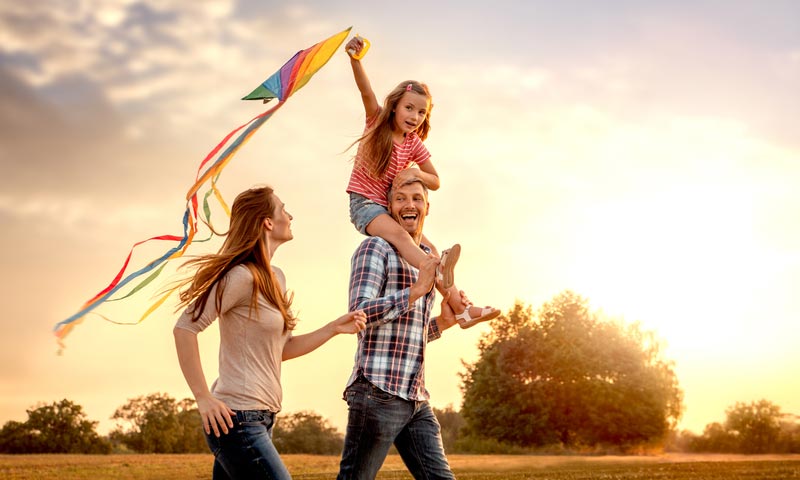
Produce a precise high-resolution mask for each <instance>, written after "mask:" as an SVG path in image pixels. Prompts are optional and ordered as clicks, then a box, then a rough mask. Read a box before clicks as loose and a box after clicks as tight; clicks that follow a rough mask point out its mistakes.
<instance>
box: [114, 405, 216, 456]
mask: <svg viewBox="0 0 800 480" xmlns="http://www.w3.org/2000/svg"><path fill="white" fill-rule="evenodd" d="M111 418H112V419H113V420H117V422H118V424H117V427H116V428H115V430H114V431H112V432H111V438H112V440H114V441H116V442H120V443H123V444H125V445H126V446H127V447H128V448H130V449H132V450H134V451H136V452H139V453H198V452H205V451H207V450H208V447H207V446H206V443H205V438H204V436H203V434H202V431H201V428H202V425H201V420H200V415H199V413H198V412H197V408H196V407H195V404H194V400H192V399H188V398H187V399H184V400H181V401H180V402H176V401H175V399H174V398H172V397H170V396H169V395H167V394H166V393H152V394H150V395H147V396H143V397H136V398H132V399H129V400H128V403H126V404H125V405H123V406H122V407H119V408H118V409H117V410H116V411H115V412H114V415H112V416H111ZM120 422H123V423H124V426H123V425H120V424H119V423H120Z"/></svg>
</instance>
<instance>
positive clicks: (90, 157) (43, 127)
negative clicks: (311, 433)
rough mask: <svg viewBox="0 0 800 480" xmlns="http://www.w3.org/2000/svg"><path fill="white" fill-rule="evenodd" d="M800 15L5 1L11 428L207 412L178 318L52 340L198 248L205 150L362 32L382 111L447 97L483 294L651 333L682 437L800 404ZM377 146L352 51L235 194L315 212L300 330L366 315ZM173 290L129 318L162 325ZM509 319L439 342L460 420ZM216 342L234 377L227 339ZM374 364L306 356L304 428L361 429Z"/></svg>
mask: <svg viewBox="0 0 800 480" xmlns="http://www.w3.org/2000/svg"><path fill="white" fill-rule="evenodd" d="M798 18H800V4H798V3H797V2H795V1H794V0H785V1H781V0H774V1H772V0H771V1H767V2H756V1H742V0H738V1H721V0H720V1H678V0H673V1H670V2H656V1H623V0H614V1H610V2H592V1H588V0H587V1H576V0H567V1H563V2H557V4H556V3H554V2H548V1H538V0H537V1H524V2H522V1H520V2H510V1H506V0H497V1H494V2H476V1H458V2H455V1H447V2H416V1H410V2H402V3H398V4H390V3H387V2H363V1H340V0H334V1H327V0H325V1H322V0H319V1H317V0H313V1H305V2H300V1H284V2H275V1H255V0H243V1H234V0H210V1H204V2H190V1H180V0H160V1H157V2H156V1H136V0H122V1H113V2H112V1H101V0H67V1H64V0H61V1H57V2H56V1H41V2H19V1H15V0H14V1H12V0H0V162H1V163H0V165H2V170H3V172H4V174H3V176H2V180H0V182H2V188H1V189H0V226H1V227H2V233H3V235H2V238H0V242H2V243H0V245H2V248H0V265H2V272H3V275H2V279H1V280H0V282H2V283H1V284H0V295H2V297H0V301H1V302H2V305H4V306H5V308H6V311H5V314H4V315H3V316H2V317H0V333H1V334H0V364H2V365H3V367H2V368H1V369H0V424H3V423H5V422H7V421H9V420H17V421H24V420H26V419H27V415H26V409H30V408H34V407H35V406H36V405H37V404H39V403H40V402H44V403H51V402H55V401H58V400H60V399H62V398H67V399H70V400H72V401H74V402H75V403H77V404H79V405H81V406H83V408H84V411H85V412H86V414H87V416H88V418H89V419H90V420H94V421H98V422H99V426H98V430H99V431H100V432H101V433H105V432H107V431H109V430H110V429H111V428H113V426H114V422H113V421H111V420H110V417H111V415H112V414H113V413H114V410H115V409H116V408H118V407H120V406H122V405H123V404H125V403H126V402H127V400H128V399H131V398H135V397H138V396H142V395H147V394H150V393H155V392H165V393H168V394H169V395H171V396H173V397H174V398H178V399H180V398H185V397H189V396H191V392H190V391H189V389H188V387H187V386H186V383H185V381H184V379H183V377H182V375H181V373H180V369H179V367H178V363H177V359H176V356H175V351H174V344H173V339H172V327H173V325H174V322H175V320H176V319H177V315H178V313H176V311H175V308H176V305H175V302H174V301H173V302H168V303H167V305H165V306H164V307H162V308H160V309H159V310H157V311H156V312H155V313H154V314H153V315H151V316H150V317H148V318H147V319H146V320H144V321H143V322H141V323H139V324H138V325H117V324H113V323H109V322H107V321H104V320H103V319H102V318H100V317H98V316H95V315H90V316H88V317H86V319H85V320H84V321H83V323H82V324H81V325H79V326H78V327H77V328H75V330H74V331H73V332H72V333H71V334H70V335H69V336H68V337H67V338H66V348H65V349H64V351H63V353H62V355H58V354H57V351H58V347H57V345H56V342H55V338H54V336H53V335H52V327H53V326H54V325H55V323H57V322H58V321H61V320H63V319H65V318H67V317H69V316H70V315H72V314H73V313H75V312H76V311H77V310H78V309H79V307H80V306H81V305H82V304H83V303H84V302H85V301H86V300H88V299H89V298H91V297H92V296H94V294H95V293H97V292H98V291H100V290H101V289H103V288H104V287H105V286H106V285H108V284H109V283H110V282H111V280H112V278H113V277H114V275H115V274H116V273H117V271H118V270H119V269H120V268H121V266H122V263H123V261H124V259H125V257H126V255H127V254H128V252H129V251H130V249H131V247H132V245H133V244H134V243H135V242H138V241H140V240H143V239H145V238H149V237H152V236H156V235H164V234H173V235H176V234H177V235H180V234H181V232H182V229H181V217H182V215H183V211H184V209H185V198H184V196H185V194H186V191H187V190H188V188H189V187H190V186H191V185H192V184H193V183H194V175H195V172H196V170H197V168H198V166H199V164H200V162H201V161H202V159H203V158H204V157H205V155H206V154H207V153H208V152H209V151H210V150H211V149H212V148H213V147H214V146H215V145H216V144H217V143H218V142H219V141H220V140H222V138H223V137H224V136H225V135H226V134H227V133H228V132H230V131H231V130H233V129H234V128H235V127H238V126H239V125H242V124H243V123H245V122H247V121H248V120H250V119H251V118H252V117H254V116H256V115H258V114H259V113H261V112H263V111H264V110H266V109H267V108H268V107H269V105H267V106H265V105H263V104H262V103H260V102H242V101H240V100H239V99H240V98H241V97H243V96H244V95H246V94H247V93H249V92H250V91H251V90H252V89H253V88H255V87H256V86H257V85H258V84H259V83H260V82H262V81H263V80H264V79H265V78H266V77H267V76H269V75H270V74H271V73H272V72H274V71H275V70H277V68H278V67H280V65H282V64H283V63H284V62H285V61H286V60H288V59H289V58H290V57H291V56H292V55H293V54H294V53H295V52H296V51H298V50H301V49H303V48H306V47H309V46H311V45H313V44H314V43H316V42H318V41H320V40H322V39H324V38H327V37H328V36H330V35H333V34H334V33H336V32H339V31H341V30H343V29H345V28H347V27H349V26H352V27H353V33H359V34H361V35H362V36H364V37H366V38H368V39H369V40H370V41H371V44H372V47H371V49H370V51H369V53H368V54H367V56H366V57H365V58H364V60H363V62H364V65H365V68H366V69H367V72H368V74H369V76H370V80H371V82H372V85H373V87H374V89H375V91H376V94H377V95H378V97H379V98H380V99H382V98H383V97H384V96H385V95H386V94H387V93H388V92H389V91H390V90H391V89H392V88H393V87H394V86H395V85H396V84H398V83H400V82H401V81H403V80H408V79H417V80H420V81H424V82H426V83H427V84H428V85H429V86H430V88H431V91H432V94H433V104H434V107H433V110H432V113H431V123H432V130H431V132H430V136H429V137H428V140H426V145H427V147H428V149H429V150H430V151H431V153H432V161H433V162H434V165H435V166H436V168H437V170H438V172H439V174H440V178H441V182H442V187H441V188H440V189H439V190H438V191H436V192H432V193H431V196H430V202H431V211H430V215H429V217H428V218H427V222H426V225H425V230H426V235H427V237H428V238H430V239H431V240H432V241H433V242H434V243H436V244H437V246H438V247H440V248H445V247H447V246H449V245H451V244H453V243H460V244H461V246H462V254H461V259H460V260H459V263H458V267H457V269H456V283H457V285H458V286H459V288H462V289H463V290H465V291H466V293H467V294H468V295H469V297H470V298H471V299H472V300H473V301H475V302H476V303H477V304H480V305H493V306H496V307H498V308H500V309H502V310H503V311H508V310H509V309H510V308H512V307H513V305H514V303H515V302H517V301H519V302H522V303H524V304H527V305H531V306H532V307H533V308H534V310H536V309H538V308H539V307H540V306H541V305H542V304H543V303H544V302H547V301H549V300H551V299H552V298H553V297H554V296H555V295H557V294H558V293H560V292H562V291H564V290H572V291H574V292H576V293H577V294H579V295H581V296H583V297H584V298H586V299H587V301H588V302H589V305H590V308H591V309H593V310H596V311H598V312H600V313H602V314H603V315H606V316H609V317H613V318H616V319H620V320H622V321H624V322H639V323H640V325H641V327H642V329H644V330H652V331H654V332H655V333H656V335H657V336H658V337H659V338H660V339H661V340H662V342H663V344H664V348H663V355H664V358H665V359H667V360H671V361H674V362H675V371H676V374H677V377H678V381H679V386H680V388H681V389H682V390H683V391H684V395H685V398H684V404H685V411H684V414H683V417H682V420H681V423H680V427H681V428H684V429H689V430H692V431H694V432H695V433H702V430H703V428H704V427H705V425H707V424H709V423H712V422H719V421H724V419H725V410H726V408H728V407H731V406H732V405H733V404H735V403H736V402H751V401H756V400H760V399H767V400H769V401H771V402H773V403H775V404H777V405H779V406H780V407H781V409H782V411H783V412H787V413H794V414H800V383H798V382H797V378H798V377H800V350H798V349H797V348H796V343H797V338H798V333H800V327H798V319H800V296H798V295H797V288H798V286H800V223H798V221H797V219H798V218H800V189H799V188H797V186H798V185H800V123H798V122H797V112H798V111H800V89H798V87H797V86H798V85H800V23H798V22H797V19H798ZM362 128H363V108H362V105H361V102H360V98H359V95H358V90H357V89H356V87H355V84H354V82H353V79H352V74H351V72H350V66H349V61H348V60H347V56H346V54H345V53H344V52H342V51H340V52H338V53H337V54H336V55H334V57H333V58H332V59H331V60H330V62H329V63H328V64H327V65H326V66H325V67H324V68H323V69H322V70H321V71H320V72H319V73H318V74H317V75H316V76H315V77H314V78H313V79H311V81H310V82H309V83H308V84H307V85H306V86H305V87H304V88H303V89H302V90H301V91H299V92H298V93H297V94H296V95H295V96H294V97H292V98H291V99H290V100H289V102H287V103H286V105H285V106H284V107H283V108H282V109H281V110H280V111H279V112H278V113H276V114H275V115H274V116H273V117H272V118H271V119H270V120H269V122H267V123H266V124H265V125H264V126H263V127H262V129H261V130H260V131H259V132H258V133H257V134H256V135H255V136H254V137H253V138H252V139H251V140H250V142H249V143H248V144H247V145H245V147H244V148H242V149H241V151H240V152H239V154H238V155H237V156H236V157H235V158H234V159H233V160H232V161H231V162H230V164H229V165H228V166H227V167H226V169H225V171H224V172H223V175H222V176H221V178H220V181H219V188H220V190H221V191H222V193H223V195H224V196H225V197H226V198H227V199H228V200H231V201H232V199H233V198H234V197H235V195H236V194H237V193H238V192H240V191H242V190H244V189H246V188H249V187H251V186H253V185H260V184H268V185H271V186H272V187H274V188H275V191H276V194H277V195H278V196H279V197H280V198H281V200H282V201H283V202H284V203H285V204H286V206H287V209H288V211H289V212H290V213H291V214H292V215H293V216H294V221H293V225H292V229H293V232H294V235H295V239H294V240H293V241H292V242H289V243H287V244H285V245H283V246H281V248H280V249H279V250H278V251H277V253H276V256H275V258H274V263H275V264H276V265H279V266H280V267H282V269H283V270H284V272H285V273H286V276H287V282H288V285H289V288H290V289H291V290H292V291H293V292H294V294H295V302H294V307H295V310H296V311H297V312H298V314H299V316H300V319H301V320H300V323H299V325H298V327H297V330H296V332H297V333H305V332H308V331H311V330H313V329H316V328H318V327H320V326H322V325H324V324H325V323H326V322H328V321H330V320H333V319H334V318H336V317H338V316H339V315H341V314H343V313H344V312H345V311H346V308H347V282H348V275H349V261H350V256H351V254H352V252H353V250H354V249H355V247H356V246H357V245H358V243H359V242H360V241H361V240H362V237H361V236H360V234H359V233H357V232H356V231H355V229H354V228H353V227H352V225H351V224H350V222H349V220H348V200H347V195H346V193H345V186H346V184H347V180H348V178H349V173H350V168H351V163H350V161H351V156H352V150H347V149H348V146H349V145H350V144H351V143H352V142H353V141H354V140H355V139H356V138H357V136H358V134H359V133H360V132H361V129H362ZM216 218H224V217H220V216H217V217H216ZM168 247H169V246H164V245H149V244H148V246H146V247H142V248H141V249H137V250H136V253H135V255H134V257H133V259H132V263H133V264H135V265H138V266H139V267H141V266H144V264H145V263H146V262H147V261H148V260H149V259H151V258H154V257H156V256H160V254H161V253H163V252H164V251H165V250H166V248H168ZM218 247H219V244H218V243H215V242H214V241H211V242H207V243H195V244H194V245H193V246H192V248H191V249H190V252H189V253H190V254H192V253H193V254H202V253H209V252H212V251H215V250H216V249H217V248H218ZM179 275H180V272H173V273H172V274H165V279H174V278H178V277H176V276H179ZM165 281H166V280H165ZM150 302H151V299H150V298H149V297H147V298H131V299H127V300H124V301H122V302H118V303H116V304H114V305H109V306H108V308H107V309H103V310H102V313H103V314H104V315H106V316H107V317H109V318H112V319H113V320H116V321H119V322H128V323H135V322H136V320H137V319H138V318H139V317H140V316H141V314H142V313H143V311H144V310H145V309H146V308H147V306H148V305H149V304H150ZM486 331H488V326H485V325H482V326H478V327H475V328H473V329H470V330H464V331H462V330H455V329H454V330H450V331H448V332H446V334H445V335H444V337H443V338H442V339H440V340H437V341H436V342H433V343H431V344H430V346H429V348H428V356H427V382H428V387H429V390H430V391H431V395H432V398H431V404H432V405H433V406H434V407H438V408H445V407H447V406H448V405H452V406H453V407H454V408H456V409H458V408H460V404H461V391H460V384H461V383H460V382H461V379H460V376H459V374H461V373H463V372H464V366H463V362H467V363H470V362H474V361H475V360H476V358H477V346H476V345H477V341H478V339H479V338H480V336H481V334H483V333H485V332H486ZM199 338H200V345H201V351H202V359H203V365H204V369H205V373H206V377H207V378H208V379H209V382H211V381H213V379H214V378H215V377H216V366H217V363H216V362H217V358H216V356H217V344H218V333H217V332H216V329H214V328H212V329H210V330H209V331H207V332H204V333H203V334H201V336H200V337H199ZM354 350H355V338H354V337H352V336H339V337H336V338H334V339H333V340H331V341H330V342H329V343H327V344H326V345H324V346H322V347H321V348H320V349H319V350H317V351H315V352H313V353H311V354H309V355H307V356H305V357H302V358H298V359H295V360H291V361H289V362H287V363H285V364H284V370H283V386H284V411H285V412H297V411H301V410H313V411H315V412H317V413H319V414H320V415H322V416H323V417H325V418H326V419H328V420H329V421H330V422H331V424H332V425H333V426H335V427H337V428H339V429H340V430H341V431H344V425H345V424H346V405H345V403H344V402H343V401H342V399H341V394H342V390H343V388H344V385H345V383H346V380H347V378H348V376H349V374H350V370H351V368H352V360H353V353H354ZM531 354H535V352H532V353H531Z"/></svg>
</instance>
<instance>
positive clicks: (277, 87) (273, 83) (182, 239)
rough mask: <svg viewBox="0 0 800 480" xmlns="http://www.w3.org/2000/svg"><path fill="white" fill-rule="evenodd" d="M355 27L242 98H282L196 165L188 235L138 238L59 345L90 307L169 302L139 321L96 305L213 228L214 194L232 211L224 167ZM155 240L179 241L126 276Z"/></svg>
mask: <svg viewBox="0 0 800 480" xmlns="http://www.w3.org/2000/svg"><path fill="white" fill-rule="evenodd" d="M351 28H352V27H350V28H348V29H346V30H343V31H341V32H339V33H337V34H336V35H334V36H332V37H330V38H328V39H326V40H323V41H321V42H319V43H317V44H316V45H314V46H312V47H309V48H307V49H305V50H301V51H299V52H297V53H296V54H295V55H294V56H293V57H292V58H291V60H289V61H288V62H286V63H285V64H284V65H283V66H282V67H281V68H280V70H278V71H277V72H275V73H274V74H272V76H270V77H269V78H268V79H267V80H265V81H264V82H263V83H262V84H261V85H259V86H258V87H257V88H256V89H255V90H253V91H252V92H251V93H250V94H249V95H247V96H245V97H244V98H242V100H263V101H264V103H267V102H268V101H270V100H271V99H273V98H277V99H278V103H277V104H276V105H275V106H273V107H272V108H270V109H269V110H267V111H266V112H264V113H262V114H260V115H257V116H256V117H254V118H252V119H251V120H250V121H248V122H247V123H245V124H243V125H241V126H239V127H237V128H236V129H235V130H233V131H232V132H230V133H229V134H228V135H226V136H225V138H223V139H222V141H221V142H220V143H219V144H218V145H217V146H216V147H214V149H213V150H211V152H209V154H208V155H206V158H205V159H203V161H202V162H201V163H200V166H199V167H198V169H197V174H196V175H195V182H194V185H192V186H191V188H189V191H188V193H187V194H186V211H185V212H184V214H183V236H178V235H159V236H156V237H151V238H148V239H146V240H142V241H140V242H136V243H135V244H134V245H133V247H131V250H130V252H129V253H128V257H127V258H126V259H125V262H123V264H122V268H121V269H120V270H119V272H118V273H117V275H116V276H115V277H114V279H113V280H112V281H111V283H109V284H108V286H107V287H105V288H104V289H103V290H101V291H100V292H98V293H97V294H96V295H95V296H93V297H92V298H90V299H89V300H88V301H87V302H86V303H84V304H83V306H82V307H81V308H80V310H78V312H76V313H75V314H74V315H72V316H71V317H69V318H67V319H65V320H62V321H60V322H58V323H57V324H56V325H55V327H53V332H54V333H55V335H56V337H57V338H58V344H59V345H60V346H61V347H62V348H63V347H64V343H63V340H64V338H65V337H66V336H67V334H69V332H70V331H72V329H73V328H75V326H76V325H78V324H79V323H81V322H82V321H83V318H84V317H85V316H86V315H87V314H88V313H90V312H91V313H94V314H96V315H99V316H100V317H102V318H104V319H105V320H108V321H111V322H113V323H124V324H136V323H139V322H141V321H142V320H144V319H145V318H146V317H147V316H148V315H150V314H151V313H152V312H153V311H154V310H155V309H156V308H158V307H159V306H160V305H161V304H163V303H164V301H165V300H166V299H167V298H168V297H169V295H170V294H171V293H172V292H173V291H174V288H173V289H172V290H169V291H167V292H166V293H163V294H162V295H161V296H160V297H159V298H158V299H157V300H156V302H155V303H153V305H151V306H150V307H149V308H148V309H147V310H146V311H145V312H144V314H143V315H142V316H141V318H139V320H138V321H136V322H114V321H113V320H110V319H108V318H106V317H104V316H102V315H100V314H99V313H97V312H93V310H94V309H95V308H97V307H98V306H99V305H100V304H102V303H104V302H112V301H117V300H122V299H124V298H128V297H130V296H131V295H133V294H135V293H136V292H138V291H140V290H141V289H142V288H144V287H145V286H146V285H148V284H149V283H151V282H152V281H153V280H155V278H156V277H158V275H159V274H160V273H161V271H162V270H163V269H164V267H165V266H166V264H167V262H169V261H170V260H173V259H175V258H178V257H180V256H182V255H183V254H184V252H186V249H187V248H188V247H189V245H191V244H192V241H194V236H195V234H196V233H197V227H198V224H199V222H202V223H204V224H206V225H208V226H209V227H212V225H211V209H210V206H209V203H208V199H209V197H210V196H211V194H212V193H213V194H214V196H215V198H216V199H217V201H218V202H219V203H220V205H221V206H222V208H223V209H224V210H225V212H226V213H227V214H228V216H230V209H229V208H228V205H227V204H226V203H225V200H224V199H223V197H222V195H221V194H220V192H219V190H218V189H217V185H216V184H217V180H218V179H219V176H220V174H221V173H222V169H223V168H225V166H226V165H227V164H228V162H229V161H230V160H231V158H233V156H234V155H235V154H236V152H237V151H238V150H239V149H240V148H241V147H242V145H244V144H245V143H246V142H247V141H248V140H249V139H250V137H252V136H253V134H254V133H255V132H256V130H258V129H259V127H261V125H263V124H264V122H266V121H267V120H268V119H269V118H270V117H271V116H272V114H274V113H275V112H276V111H277V110H278V109H279V108H280V107H281V106H283V104H284V103H285V102H286V100H287V99H288V98H289V97H291V96H292V95H293V94H294V93H295V92H296V91H298V90H300V89H301V88H302V87H303V86H304V85H305V84H306V83H308V81H309V80H310V79H311V77H312V76H313V75H314V74H315V73H317V71H318V70H319V69H320V68H322V67H323V66H324V65H325V64H326V63H327V62H328V60H330V58H331V57H332V56H333V54H334V53H335V52H336V50H337V49H338V48H339V46H340V45H341V44H342V42H344V40H345V39H346V38H347V35H348V34H349V33H350V29H351ZM242 129H244V131H243V132H242V133H241V134H239V136H238V137H237V138H236V139H235V140H234V141H233V142H231V143H230V145H228V147H227V148H226V149H225V150H224V151H223V152H222V153H221V154H219V156H217V157H216V160H214V161H213V162H212V163H210V164H209V161H210V160H211V159H212V158H214V156H216V155H217V153H218V152H219V151H220V150H222V147H224V146H225V145H226V144H228V142H229V141H230V139H231V138H232V137H233V136H234V135H235V134H236V133H237V132H239V131H240V130H242ZM207 164H208V165H207ZM207 182H210V188H209V189H208V191H206V193H205V194H204V195H203V206H202V211H201V210H199V200H198V192H199V191H200V189H201V187H202V186H203V185H205V184H206V183H207ZM211 232H212V233H211V235H210V236H209V238H206V239H203V240H197V241H206V240H209V239H210V238H211V236H213V234H214V233H213V232H214V229H213V227H212V228H211ZM151 240H163V241H168V242H177V244H176V245H175V246H173V247H172V248H170V249H169V250H167V251H166V252H165V253H164V254H163V255H161V256H160V257H158V258H156V259H154V260H152V261H150V262H149V263H148V264H147V265H146V266H144V267H142V268H140V269H139V270H136V271H134V272H131V273H128V274H127V276H125V272H126V271H127V269H128V265H129V263H130V261H131V256H132V255H133V251H134V250H135V249H136V247H138V246H140V245H142V244H144V243H147V242H149V241H151ZM147 273H149V274H150V275H148V276H147V277H146V278H145V279H144V280H142V281H141V282H140V283H139V284H138V285H137V286H135V287H134V288H133V289H132V290H131V291H130V292H128V293H127V294H126V295H125V296H122V297H117V298H112V297H114V295H115V294H117V293H118V292H119V290H120V289H121V288H123V287H124V286H126V285H127V284H129V283H130V282H132V281H133V280H135V279H137V278H139V277H141V276H142V275H144V274H147Z"/></svg>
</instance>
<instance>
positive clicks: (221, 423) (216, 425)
mask: <svg viewBox="0 0 800 480" xmlns="http://www.w3.org/2000/svg"><path fill="white" fill-rule="evenodd" d="M197 410H198V411H199V412H200V418H201V419H202V420H203V430H205V432H206V434H207V435H209V434H211V431H212V430H213V431H214V435H215V436H216V437H219V435H220V433H219V432H220V430H221V431H222V433H226V434H227V433H228V429H229V428H233V415H236V413H235V412H234V411H233V410H231V409H230V408H229V407H228V406H227V405H225V403H224V402H223V401H222V400H219V399H218V398H216V397H214V396H213V395H211V393H210V392H209V394H208V395H203V396H202V397H199V398H197Z"/></svg>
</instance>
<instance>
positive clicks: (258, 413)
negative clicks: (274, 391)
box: [206, 410, 292, 480]
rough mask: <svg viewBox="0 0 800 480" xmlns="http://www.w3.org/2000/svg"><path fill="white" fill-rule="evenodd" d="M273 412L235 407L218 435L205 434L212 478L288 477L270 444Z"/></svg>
mask: <svg viewBox="0 0 800 480" xmlns="http://www.w3.org/2000/svg"><path fill="white" fill-rule="evenodd" d="M274 421H275V414H274V413H271V412H269V411H267V410H237V411H236V415H235V416H234V417H233V428H228V433H227V434H225V433H222V432H220V437H219V438H217V437H216V436H215V435H214V431H213V430H212V431H211V434H210V435H206V442H207V443H208V448H210V449H211V453H213V454H214V459H215V460H214V474H213V478H214V480H229V479H230V480H239V479H265V480H267V479H269V480H291V478H292V477H291V475H289V471H288V470H286V466H285V465H284V464H283V462H282V461H281V457H280V456H279V455H278V451H277V450H275V445H273V444H272V426H273V425H274Z"/></svg>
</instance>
